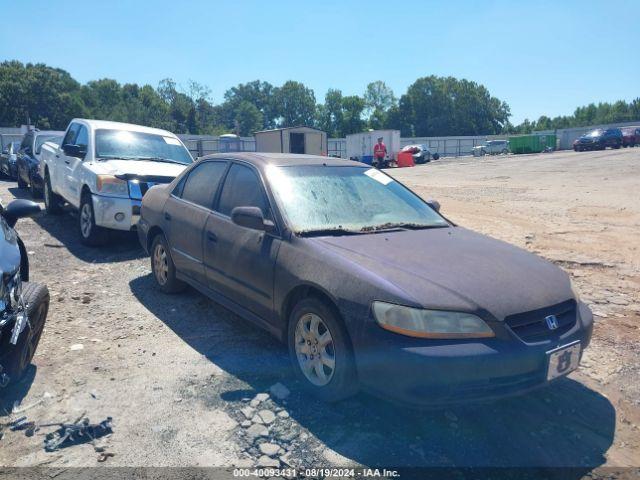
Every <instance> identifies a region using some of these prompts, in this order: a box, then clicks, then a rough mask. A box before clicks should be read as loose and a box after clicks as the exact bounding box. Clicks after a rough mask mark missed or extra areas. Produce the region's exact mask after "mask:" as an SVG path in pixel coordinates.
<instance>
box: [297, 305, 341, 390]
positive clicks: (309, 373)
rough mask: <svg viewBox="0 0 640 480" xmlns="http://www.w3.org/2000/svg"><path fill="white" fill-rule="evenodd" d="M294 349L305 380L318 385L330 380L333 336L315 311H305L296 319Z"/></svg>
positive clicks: (332, 372)
mask: <svg viewBox="0 0 640 480" xmlns="http://www.w3.org/2000/svg"><path fill="white" fill-rule="evenodd" d="M295 350H296V357H297V358H298V364H299V365H300V369H301V370H302V373H303V374H304V376H305V377H306V378H307V380H309V381H310V382H311V383H312V384H313V385H316V386H318V387H323V386H325V385H327V384H328V383H329V382H330V381H331V379H332V378H333V374H334V372H335V369H336V355H335V348H334V343H333V337H332V336H331V332H330V331H329V328H328V327H327V325H326V324H325V323H324V321H323V320H322V318H320V317H319V316H318V315H316V314H315V313H306V314H304V315H302V316H301V317H300V318H299V319H298V323H297V325H296V332H295Z"/></svg>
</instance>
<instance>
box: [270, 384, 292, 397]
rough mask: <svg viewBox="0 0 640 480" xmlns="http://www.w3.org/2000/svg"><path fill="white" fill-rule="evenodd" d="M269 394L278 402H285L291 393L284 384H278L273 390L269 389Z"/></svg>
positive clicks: (273, 386) (272, 386) (272, 387)
mask: <svg viewBox="0 0 640 480" xmlns="http://www.w3.org/2000/svg"><path fill="white" fill-rule="evenodd" d="M269 393H270V394H271V395H272V396H273V397H274V398H277V399H278V400H284V399H285V398H287V397H288V396H289V395H290V393H291V392H289V389H288V388H287V387H285V386H284V385H283V384H282V383H280V382H278V383H276V384H274V385H271V388H269Z"/></svg>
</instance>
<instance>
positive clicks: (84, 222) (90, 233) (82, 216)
mask: <svg viewBox="0 0 640 480" xmlns="http://www.w3.org/2000/svg"><path fill="white" fill-rule="evenodd" d="M78 219H79V220H78V227H79V229H80V240H81V241H82V243H84V244H85V245H88V246H90V247H98V246H100V245H104V243H105V242H106V237H107V232H106V230H105V229H104V228H102V227H100V226H98V225H96V217H95V215H94V213H93V200H92V199H91V194H90V193H83V194H82V199H81V200H80V212H79V215H78Z"/></svg>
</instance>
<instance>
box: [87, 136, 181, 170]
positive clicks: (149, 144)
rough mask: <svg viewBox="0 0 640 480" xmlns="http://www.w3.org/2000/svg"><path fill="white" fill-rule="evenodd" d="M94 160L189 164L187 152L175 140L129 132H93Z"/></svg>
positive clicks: (167, 137)
mask: <svg viewBox="0 0 640 480" xmlns="http://www.w3.org/2000/svg"><path fill="white" fill-rule="evenodd" d="M96 157H97V158H99V159H100V158H102V159H108V158H118V159H123V160H155V161H166V162H171V163H182V164H185V165H187V164H189V163H193V157H191V154H190V153H189V151H188V150H187V149H186V148H185V147H184V145H182V143H180V141H179V140H178V139H176V138H175V137H169V136H163V135H156V134H153V133H146V132H135V131H130V130H110V129H98V130H96Z"/></svg>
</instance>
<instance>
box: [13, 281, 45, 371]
mask: <svg viewBox="0 0 640 480" xmlns="http://www.w3.org/2000/svg"><path fill="white" fill-rule="evenodd" d="M22 292H23V293H22V294H23V297H24V301H25V303H26V305H27V308H26V311H27V318H28V319H29V324H28V325H27V326H26V327H25V329H24V330H23V332H22V333H21V334H20V336H19V337H18V343H17V344H16V345H11V344H8V345H9V346H8V348H9V349H10V353H8V354H7V355H6V356H5V357H4V363H3V367H4V373H6V374H7V375H8V376H9V382H10V383H15V382H17V381H19V380H20V378H22V376H23V375H24V373H25V371H26V369H27V367H28V366H29V365H30V364H31V360H33V356H34V354H35V353H36V348H37V347H38V343H39V342H40V337H41V336H42V332H43V330H44V324H45V321H46V320H47V312H48V311H49V290H48V289H47V287H46V286H45V285H42V284H41V283H27V282H25V283H23V284H22Z"/></svg>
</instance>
